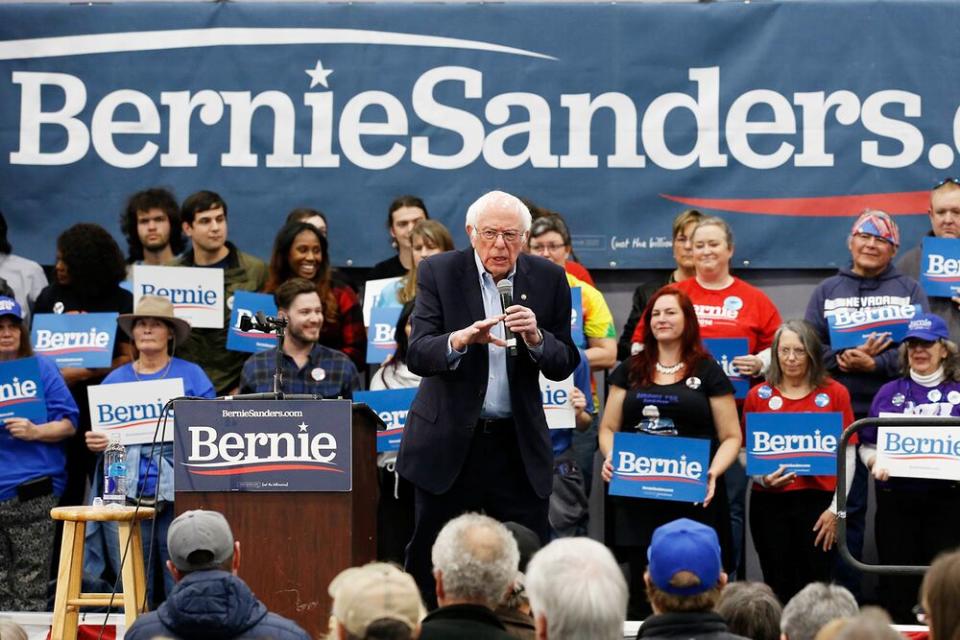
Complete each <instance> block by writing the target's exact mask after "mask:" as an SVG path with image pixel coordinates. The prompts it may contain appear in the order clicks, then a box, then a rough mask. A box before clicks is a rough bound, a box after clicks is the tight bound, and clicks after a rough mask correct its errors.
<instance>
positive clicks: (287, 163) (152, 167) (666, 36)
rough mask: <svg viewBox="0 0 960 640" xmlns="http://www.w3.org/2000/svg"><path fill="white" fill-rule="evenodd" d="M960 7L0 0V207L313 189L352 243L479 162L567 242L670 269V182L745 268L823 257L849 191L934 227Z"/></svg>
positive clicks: (275, 202) (616, 264)
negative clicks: (558, 226) (139, 194)
mask: <svg viewBox="0 0 960 640" xmlns="http://www.w3.org/2000/svg"><path fill="white" fill-rule="evenodd" d="M958 23H960V3H957V2H955V1H954V0H929V1H925V2H915V1H913V0H890V1H884V2H864V1H863V0H807V1H804V2H755V3H750V4H745V3H736V2H712V3H708V2H704V3H695V4H690V3H681V4H677V3H649V2H640V3H605V4H599V3H586V2H578V3H556V2H544V3H523V2H507V3H391V2H383V3H272V2H240V3H231V2H226V3H224V2H181V3H152V4H151V3H138V4H137V6H135V7H134V6H132V5H130V4H126V3H114V4H109V3H108V4H104V3H82V4H71V3H34V4H28V3H3V4H2V5H0V176H3V178H2V183H3V186H5V187H7V188H4V189H0V209H2V210H3V211H4V212H6V214H7V216H8V223H9V225H10V228H12V229H17V230H18V235H17V251H18V253H21V254H24V255H28V256H33V257H35V258H37V259H45V260H46V261H48V262H52V259H53V255H52V252H51V248H50V237H49V236H50V229H49V228H48V227H47V226H46V225H42V224H37V221H39V220H45V219H48V218H49V217H50V213H51V212H70V211H77V210H78V209H77V206H76V205H77V198H78V194H79V195H82V200H83V207H82V210H83V216H84V220H85V221H89V222H96V223H99V224H101V225H103V226H104V227H106V228H110V229H114V230H116V229H117V225H116V220H115V217H116V214H115V212H116V211H117V210H118V209H119V208H120V205H121V203H123V202H124V201H125V200H126V198H127V197H128V196H129V194H130V193H131V192H132V191H133V190H135V189H140V188H146V187H148V186H151V185H154V184H157V182H158V180H160V179H159V178H158V176H162V180H160V181H161V182H163V183H164V184H167V185H169V186H171V187H172V188H173V189H174V190H175V192H176V193H177V194H178V195H179V196H180V197H185V196H186V195H187V194H190V193H193V192H195V191H197V190H199V189H204V188H211V187H213V188H215V190H216V191H217V192H218V193H219V194H220V195H221V196H222V197H223V198H224V199H225V200H226V202H227V203H228V204H229V211H230V222H231V225H230V239H231V241H233V242H235V243H236V244H237V246H238V247H240V248H241V249H243V250H244V251H247V252H250V253H253V254H255V255H259V256H268V255H270V247H271V242H272V240H273V237H274V234H275V230H276V227H277V226H278V225H279V223H278V222H276V221H278V220H280V219H282V217H283V214H285V213H286V212H287V211H290V210H291V209H293V208H295V207H300V206H304V205H305V204H307V203H317V202H322V203H323V206H322V208H323V210H324V212H325V213H326V214H327V217H328V219H329V224H330V228H331V233H332V234H333V236H332V237H335V238H336V242H335V243H334V246H333V247H331V248H335V250H333V251H331V254H332V255H331V257H332V259H333V260H335V261H336V264H338V265H347V264H349V265H351V266H354V267H366V266H371V265H372V264H373V263H375V262H376V261H378V260H380V259H383V258H385V257H387V256H388V255H389V249H388V248H387V245H386V241H387V235H386V231H385V230H384V229H383V228H382V227H383V222H382V220H381V218H382V215H383V212H384V211H385V210H386V208H387V204H388V203H389V202H390V201H391V200H392V199H393V198H394V197H395V196H396V195H397V194H399V193H408V192H411V191H412V192H414V193H417V194H419V195H422V196H423V197H424V198H425V200H426V202H427V204H428V206H429V209H430V211H431V213H432V216H433V217H436V218H437V219H438V220H439V221H440V222H442V223H444V224H445V225H446V226H447V227H448V228H449V229H451V230H452V231H453V232H454V234H455V237H454V241H455V243H456V245H457V246H466V245H467V244H468V239H467V238H466V234H465V232H464V231H463V229H464V214H465V212H466V209H467V207H468V205H469V204H470V203H471V202H472V201H473V200H474V199H476V198H477V197H478V196H479V195H480V194H481V193H482V192H484V191H486V190H487V189H489V188H491V187H492V186H494V185H496V186H497V187H499V188H502V189H504V190H506V191H510V192H514V193H519V194H523V195H525V196H528V197H530V198H531V199H532V200H533V201H535V202H537V203H538V204H540V205H542V206H545V207H547V208H550V209H554V210H557V211H560V212H561V213H563V214H564V216H565V217H566V219H567V221H568V223H569V226H570V231H571V233H572V236H573V248H574V250H575V251H576V254H577V256H578V258H579V259H580V260H582V261H583V263H584V264H585V265H586V266H587V267H590V268H604V269H653V268H660V269H666V268H673V267H674V264H673V257H672V251H671V246H672V243H671V238H670V230H671V221H672V220H673V218H674V216H675V215H676V214H677V213H678V212H679V211H681V210H683V209H687V208H690V207H695V208H697V209H700V210H703V211H707V212H709V213H711V214H715V213H720V214H722V215H723V216H724V217H725V219H726V220H727V221H729V223H730V224H731V225H732V227H733V230H734V233H735V234H736V238H737V259H738V263H739V262H740V261H741V260H742V261H744V262H746V261H748V260H749V265H750V268H782V269H789V268H827V267H836V266H840V265H842V264H844V263H845V262H846V261H847V260H848V257H849V251H848V250H847V248H846V239H847V236H848V235H849V228H850V223H851V220H852V219H853V218H854V217H855V216H856V215H857V213H859V212H860V211H862V210H863V209H865V208H867V207H871V208H880V209H884V210H886V211H888V212H890V213H892V214H893V215H894V216H896V218H897V222H898V224H899V226H900V231H901V234H902V238H903V239H904V248H906V247H908V246H912V245H913V244H914V243H915V242H917V241H918V240H919V238H920V237H921V236H922V235H923V233H925V232H926V230H927V229H928V228H929V222H928V220H927V217H926V215H925V213H926V209H927V205H928V203H929V191H928V190H929V187H930V183H931V182H932V181H933V176H941V175H951V174H950V173H949V172H951V171H953V172H954V173H955V172H956V169H955V167H956V155H957V153H958V144H960V138H958V137H957V136H956V135H955V131H954V127H955V125H954V122H955V118H954V114H955V111H956V109H957V96H956V90H955V86H954V84H953V83H950V82H943V81H942V79H943V78H950V77H953V76H954V74H955V66H956V55H955V54H956V52H955V47H954V42H955V40H956V38H955V35H956V34H955V31H956V25H957V24H958ZM905 32H907V33H912V34H923V37H912V38H904V37H903V34H904V33H905ZM531 33H536V34H537V37H536V38H535V39H531V38H530V34H531ZM678 34H683V42H684V46H682V47H681V46H677V38H678ZM732 42H735V43H737V46H726V45H727V43H732ZM894 42H895V43H896V46H895V47H891V45H890V43H894ZM811 43H815V45H811ZM850 43H857V46H855V47H851V46H850ZM744 51H749V52H750V55H743V52H744ZM758 60H762V61H763V64H759V65H758V64H757V61H758ZM838 60H842V61H843V64H837V61H838ZM783 69H789V70H790V72H789V73H784V72H783ZM865 70H867V72H865ZM93 184H95V185H97V188H96V189H90V185H93ZM61 221H62V219H61ZM64 226H65V225H64ZM364 230H366V231H367V232H364Z"/></svg>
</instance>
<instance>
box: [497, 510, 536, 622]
mask: <svg viewBox="0 0 960 640" xmlns="http://www.w3.org/2000/svg"><path fill="white" fill-rule="evenodd" d="M503 526H505V527H506V528H507V529H508V530H509V531H510V533H511V534H512V535H513V539H514V540H516V541H517V550H518V551H519V552H520V564H519V566H518V567H517V578H516V580H514V582H513V585H512V586H511V588H510V591H509V593H507V597H506V598H505V599H504V601H503V603H502V606H504V607H506V608H508V609H516V610H518V611H528V609H527V606H528V605H529V604H530V599H529V597H528V594H527V587H526V584H527V580H526V577H525V576H524V573H525V572H526V571H527V564H528V563H529V562H530V558H532V557H533V554H535V553H536V552H537V551H539V550H540V536H538V535H537V534H536V533H534V532H533V530H532V529H530V528H528V527H525V526H523V525H522V524H520V523H519V522H504V523H503Z"/></svg>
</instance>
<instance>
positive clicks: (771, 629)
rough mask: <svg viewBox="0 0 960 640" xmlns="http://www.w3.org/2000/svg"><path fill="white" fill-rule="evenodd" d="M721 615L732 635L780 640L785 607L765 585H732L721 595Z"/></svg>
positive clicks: (746, 583) (744, 583)
mask: <svg viewBox="0 0 960 640" xmlns="http://www.w3.org/2000/svg"><path fill="white" fill-rule="evenodd" d="M717 613H719V614H720V616H721V617H722V618H723V619H724V620H726V621H727V628H728V629H729V630H730V633H735V634H737V635H741V636H744V637H747V638H750V639H751V640H779V638H780V614H781V613H783V607H782V606H781V605H780V601H779V600H777V596H775V595H774V594H773V589H771V588H770V587H769V586H768V585H766V584H764V583H762V582H731V583H730V584H728V585H727V586H726V587H724V589H723V591H722V592H721V593H720V602H718V603H717Z"/></svg>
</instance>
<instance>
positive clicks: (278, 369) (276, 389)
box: [273, 322, 287, 400]
mask: <svg viewBox="0 0 960 640" xmlns="http://www.w3.org/2000/svg"><path fill="white" fill-rule="evenodd" d="M276 328H277V355H276V358H274V364H273V366H274V369H273V395H274V398H276V399H277V400H283V336H284V333H285V332H286V329H287V324H286V323H285V322H283V323H277V325H276Z"/></svg>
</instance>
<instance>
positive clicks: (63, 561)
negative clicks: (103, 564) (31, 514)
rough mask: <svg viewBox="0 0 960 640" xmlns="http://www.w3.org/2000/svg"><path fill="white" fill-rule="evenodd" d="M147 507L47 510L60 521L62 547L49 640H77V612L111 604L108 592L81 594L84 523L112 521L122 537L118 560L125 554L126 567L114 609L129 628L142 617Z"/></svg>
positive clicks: (85, 525) (148, 518) (144, 588)
mask: <svg viewBox="0 0 960 640" xmlns="http://www.w3.org/2000/svg"><path fill="white" fill-rule="evenodd" d="M153 516H154V510H153V509H151V508H150V507H140V508H139V509H136V508H134V507H119V508H117V507H56V508H54V509H52V510H51V511H50V517H51V518H53V519H54V520H63V542H62V544H61V545H60V568H59V569H58V570H57V596H56V600H55V601H54V605H53V630H52V632H51V634H50V638H51V640H64V638H66V639H69V640H76V637H77V624H78V623H79V620H80V615H79V614H80V607H106V606H110V605H111V598H110V594H109V593H81V592H80V585H81V580H82V578H83V543H84V537H85V536H86V530H87V523H88V522H116V523H117V529H118V530H119V534H120V556H121V559H122V558H123V552H124V549H127V548H128V547H127V545H128V544H129V549H128V550H127V557H126V562H124V563H123V566H122V567H121V568H120V574H121V577H122V579H123V594H122V597H121V595H120V594H117V595H116V596H114V597H113V603H112V605H113V606H114V607H118V608H119V607H123V613H124V618H125V620H126V626H127V629H129V628H130V625H132V624H133V621H134V620H136V619H137V616H138V615H139V614H140V613H142V611H141V609H140V607H141V605H143V603H144V600H145V598H144V596H145V594H146V592H147V579H146V575H145V572H144V569H143V540H142V537H141V535H140V524H139V522H138V521H140V520H150V519H152V518H153Z"/></svg>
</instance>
